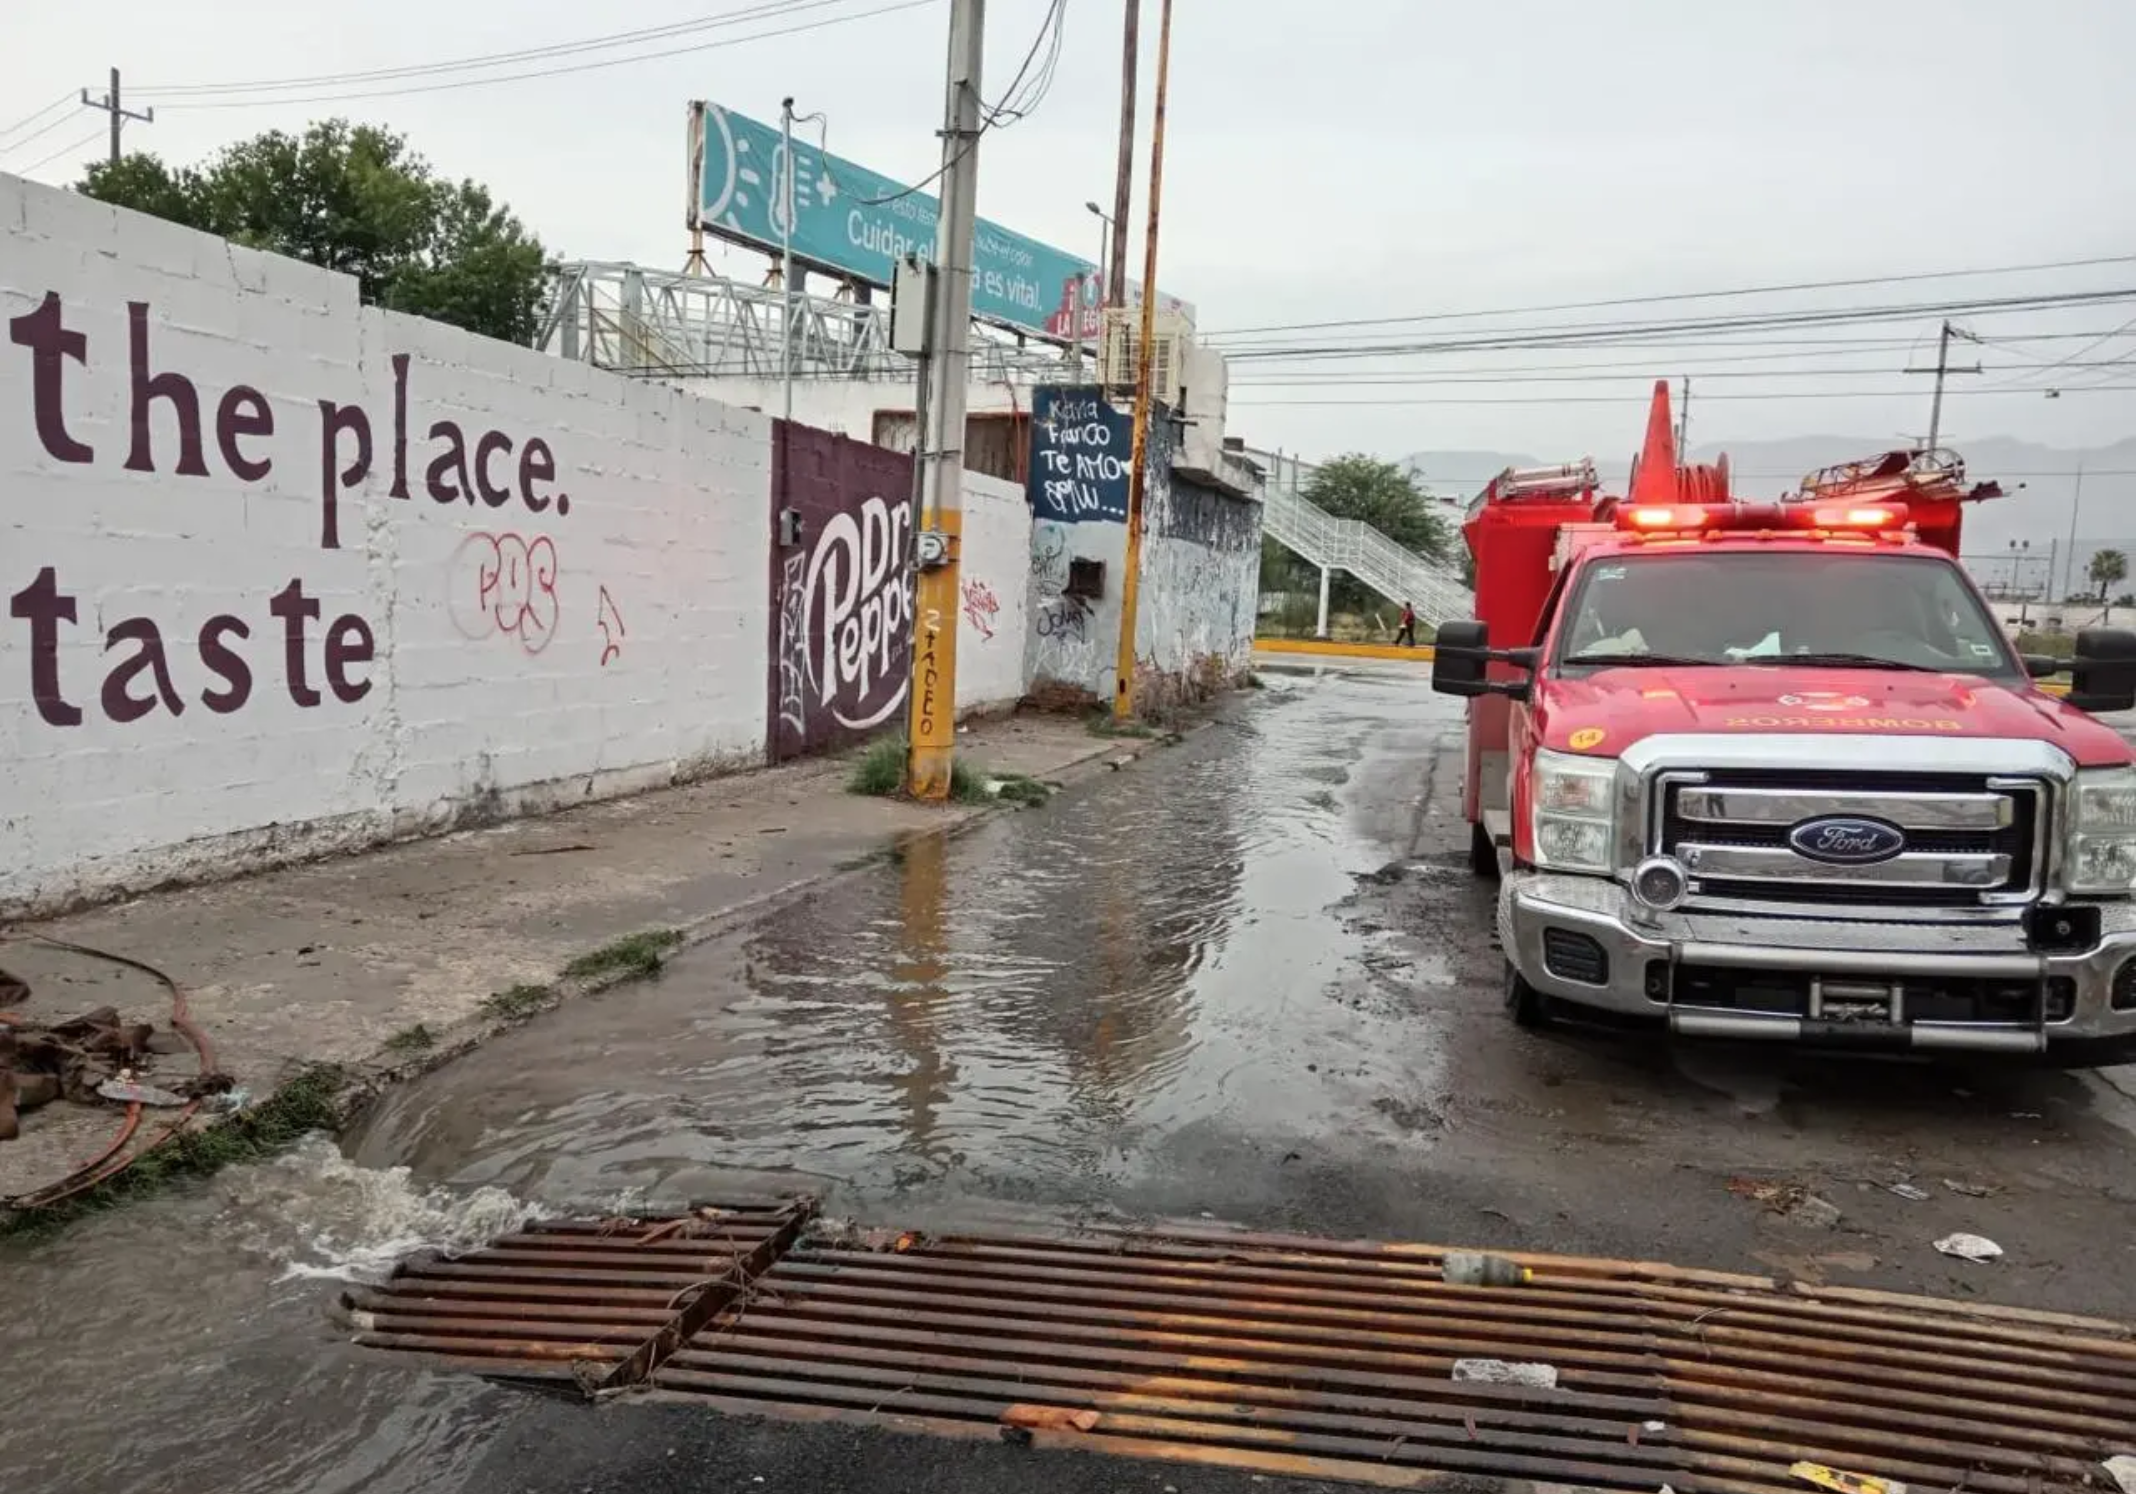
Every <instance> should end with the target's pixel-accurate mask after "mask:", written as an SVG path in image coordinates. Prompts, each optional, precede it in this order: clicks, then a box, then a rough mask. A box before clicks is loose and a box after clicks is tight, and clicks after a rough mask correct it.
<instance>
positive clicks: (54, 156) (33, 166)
mask: <svg viewBox="0 0 2136 1494" xmlns="http://www.w3.org/2000/svg"><path fill="white" fill-rule="evenodd" d="M103 133H104V126H102V125H98V126H97V127H96V128H95V129H93V130H91V131H90V132H89V133H88V134H86V135H84V136H82V138H81V139H79V140H74V141H70V142H68V143H67V144H65V145H62V146H61V147H60V148H59V149H58V150H55V151H53V152H52V153H51V154H50V155H46V156H39V157H38V158H37V159H36V160H34V161H32V162H30V164H29V165H27V166H10V167H9V168H8V170H10V171H12V172H14V173H15V175H17V176H28V175H29V174H30V173H31V172H33V171H35V170H37V169H38V168H39V167H40V166H46V165H49V164H51V163H52V162H54V161H56V160H58V159H59V158H60V157H61V156H63V155H65V154H67V153H68V152H69V151H75V150H80V149H82V148H83V147H85V146H87V145H90V144H92V143H94V142H95V140H96V139H97V137H98V136H100V135H102V134H103Z"/></svg>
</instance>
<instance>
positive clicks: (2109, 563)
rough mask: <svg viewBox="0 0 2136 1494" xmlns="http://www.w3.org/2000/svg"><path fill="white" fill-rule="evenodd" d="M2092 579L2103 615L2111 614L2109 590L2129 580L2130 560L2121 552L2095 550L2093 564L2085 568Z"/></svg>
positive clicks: (2093, 588)
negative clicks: (2117, 583)
mask: <svg viewBox="0 0 2136 1494" xmlns="http://www.w3.org/2000/svg"><path fill="white" fill-rule="evenodd" d="M2084 572H2085V574H2086V575H2088V576H2090V577H2091V582H2092V590H2093V591H2094V592H2095V593H2097V595H2098V597H2099V601H2100V603H2101V604H2102V607H2101V610H2102V615H2103V614H2106V613H2111V612H2112V610H2113V608H2112V605H2111V604H2109V603H2107V601H2106V593H2107V588H2109V587H2111V586H2113V585H2114V584H2115V583H2116V582H2118V581H2126V580H2128V578H2129V558H2128V556H2126V555H2124V554H2123V553H2122V552H2121V551H2119V550H2094V551H2092V558H2091V563H2090V564H2089V565H2087V566H2085V568H2084Z"/></svg>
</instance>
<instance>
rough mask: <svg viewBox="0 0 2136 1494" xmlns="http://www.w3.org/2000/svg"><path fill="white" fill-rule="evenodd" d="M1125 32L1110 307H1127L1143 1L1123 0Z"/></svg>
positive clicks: (1108, 285)
mask: <svg viewBox="0 0 2136 1494" xmlns="http://www.w3.org/2000/svg"><path fill="white" fill-rule="evenodd" d="M1123 9H1125V10H1126V12H1127V22H1126V30H1125V33H1124V35H1123V37H1122V40H1121V43H1120V164H1119V165H1118V166H1117V167H1116V168H1115V169H1114V171H1113V210H1112V222H1111V225H1110V226H1111V228H1112V257H1111V264H1112V275H1111V278H1110V279H1109V280H1108V281H1107V283H1106V286H1105V304H1106V305H1107V306H1125V305H1126V304H1127V215H1128V213H1129V212H1130V211H1131V210H1132V209H1133V208H1134V204H1133V203H1132V202H1131V201H1129V198H1130V196H1131V195H1132V194H1133V191H1134V186H1135V82H1136V79H1135V66H1136V49H1137V47H1138V46H1139V44H1140V38H1139V36H1138V35H1137V33H1138V32H1139V31H1140V29H1141V25H1142V0H1124V3H1123Z"/></svg>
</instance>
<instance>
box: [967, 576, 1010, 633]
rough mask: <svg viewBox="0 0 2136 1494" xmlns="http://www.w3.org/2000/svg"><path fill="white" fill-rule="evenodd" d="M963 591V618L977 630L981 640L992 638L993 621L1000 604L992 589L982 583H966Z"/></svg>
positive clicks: (998, 611) (998, 612) (997, 613)
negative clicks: (968, 620)
mask: <svg viewBox="0 0 2136 1494" xmlns="http://www.w3.org/2000/svg"><path fill="white" fill-rule="evenodd" d="M963 591H964V615H965V617H967V618H968V619H970V621H971V625H972V626H973V627H975V628H977V629H978V630H979V636H980V637H981V638H991V637H993V636H994V619H995V617H996V616H998V615H999V614H1000V612H1001V603H1000V601H999V600H997V599H996V597H995V596H994V588H993V587H991V586H989V585H987V584H986V583H985V582H984V581H967V582H965V583H964V586H963Z"/></svg>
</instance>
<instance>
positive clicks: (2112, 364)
mask: <svg viewBox="0 0 2136 1494" xmlns="http://www.w3.org/2000/svg"><path fill="white" fill-rule="evenodd" d="M1780 356H1783V357H1799V356H1801V355H1800V354H1782V355H1780ZM1715 361H1720V360H1715ZM2129 363H2130V360H2129V359H2125V358H2116V359H2111V360H2107V361H2104V362H2098V363H2075V364H2070V365H2068V366H2069V367H2072V368H2127V367H2128V366H2129ZM1588 367H1589V368H1608V369H1614V370H1617V371H1616V372H1610V373H1595V372H1578V371H1576V370H1578V369H1579V368H1580V365H1578V364H1574V365H1571V371H1568V370H1567V369H1552V368H1544V369H1539V370H1534V371H1523V370H1521V369H1502V368H1478V369H1451V368H1450V369H1439V370H1435V371H1434V372H1432V373H1428V374H1387V375H1381V376H1377V377H1375V376H1373V375H1371V374H1366V375H1363V376H1352V375H1349V374H1341V373H1324V374H1299V375H1296V376H1292V377H1284V378H1259V379H1256V378H1246V379H1234V380H1232V381H1231V387H1232V388H1233V389H1252V388H1287V387H1292V386H1298V385H1319V386H1327V387H1351V388H1361V387H1368V386H1388V385H1395V386H1409V385H1426V384H1607V383H1611V382H1623V381H1625V380H1634V379H1635V380H1639V381H1641V382H1643V383H1644V384H1645V385H1646V386H1647V387H1648V388H1649V389H1651V388H1652V387H1653V383H1654V380H1655V378H1656V377H1658V376H1659V375H1658V373H1657V370H1656V365H1654V364H1653V363H1644V364H1631V363H1618V364H1591V365H1588ZM1995 367H1997V368H1998V369H1999V367H2000V365H1995ZM1667 372H1668V376H1669V377H1670V378H1676V379H1682V378H1690V379H1700V380H1706V379H1835V378H1836V379H1881V378H1884V377H1886V376H1888V375H1889V374H1891V373H1892V372H1894V370H1892V369H1889V368H1729V369H1698V368H1688V369H1678V368H1672V369H1669V370H1668V371H1667ZM1984 387H1985V388H1990V389H2004V388H2011V387H2014V386H2011V385H2008V384H1991V385H1987V386H1984ZM2075 387H2077V388H2080V389H2081V388H2083V387H2085V386H2084V385H2082V384H2079V385H2077V386H2075ZM1974 392H1976V393H1977V392H1979V391H1977V390H1976V391H1974ZM2018 392H2020V393H2025V394H2037V393H2040V392H2041V391H2040V390H2039V388H2037V387H2028V388H2022V389H2019V391H2018Z"/></svg>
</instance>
